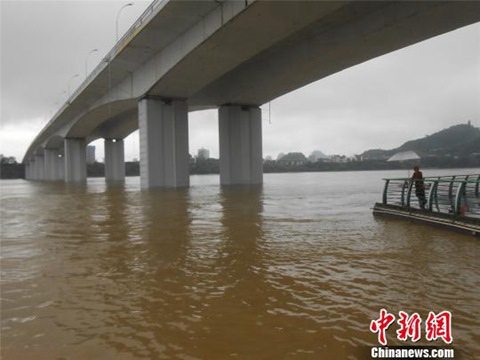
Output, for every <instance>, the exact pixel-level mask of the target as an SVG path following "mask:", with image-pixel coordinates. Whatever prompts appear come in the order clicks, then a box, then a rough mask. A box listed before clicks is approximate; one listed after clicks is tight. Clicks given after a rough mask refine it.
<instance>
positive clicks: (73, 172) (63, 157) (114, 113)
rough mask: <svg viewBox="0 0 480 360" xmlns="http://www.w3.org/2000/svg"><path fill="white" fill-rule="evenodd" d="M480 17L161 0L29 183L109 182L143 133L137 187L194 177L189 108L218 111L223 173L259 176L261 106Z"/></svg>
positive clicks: (426, 5)
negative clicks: (95, 164)
mask: <svg viewBox="0 0 480 360" xmlns="http://www.w3.org/2000/svg"><path fill="white" fill-rule="evenodd" d="M478 21H480V2H477V1H471V2H468V1H466V2H465V1H461V2H459V1H418V2H417V1H415V2H411V1H395V2H393V1H261V0H256V1H255V0H245V1H243V0H242V1H240V0H235V1H233V0H215V1H214V0H211V1H175V0H161V1H155V2H153V3H152V4H151V6H150V7H149V8H148V9H147V10H146V11H145V12H144V14H143V15H142V16H141V17H140V18H139V19H138V20H137V22H136V23H135V24H134V25H133V27H132V28H131V29H130V30H129V31H128V32H127V33H126V34H125V36H124V37H123V38H122V39H120V41H119V42H118V43H117V44H116V45H115V47H114V48H113V49H112V50H111V51H110V53H109V54H108V55H107V56H106V57H105V58H104V59H103V61H102V62H101V63H100V64H99V65H98V66H97V68H96V69H95V70H94V71H93V72H92V73H91V74H90V75H89V77H88V78H87V79H86V80H85V81H84V82H83V83H82V84H81V85H80V87H79V88H78V89H77V90H76V91H75V93H74V94H73V95H72V96H71V97H70V98H69V99H68V101H67V102H66V103H65V104H64V105H63V107H62V108H61V109H60V110H59V111H58V112H57V114H55V116H54V117H53V118H52V119H51V121H50V122H49V123H48V124H47V125H46V126H45V128H44V129H43V130H42V131H41V132H40V133H39V134H38V136H37V137H36V138H35V140H34V141H33V142H32V144H31V145H30V147H29V149H28V151H27V152H26V154H25V157H24V159H23V162H24V163H25V165H26V177H27V179H31V180H62V179H64V180H65V181H66V182H85V181H86V177H87V175H86V146H87V144H88V143H89V142H91V141H94V140H96V139H99V138H103V139H105V172H106V179H107V181H112V182H113V181H122V180H124V177H125V163H124V145H123V139H124V138H125V137H127V136H128V135H129V134H131V133H132V132H133V131H135V130H137V129H139V132H140V177H141V186H142V188H152V187H185V186H189V173H188V113H189V111H195V110H201V109H209V108H210V109H211V108H218V109H219V111H218V117H219V139H220V182H221V184H222V185H230V184H255V183H261V182H262V181H263V170H262V125H261V110H260V105H262V104H264V103H266V102H268V101H271V100H272V99H275V98H277V97H279V96H281V95H283V94H286V93H288V92H290V91H292V90H295V89H297V88H299V87H302V86H304V85H307V84H309V83H311V82H314V81H317V80H319V79H321V78H324V77H326V76H329V75H331V74H333V73H336V72H339V71H341V70H343V69H346V68H348V67H351V66H354V65H356V64H359V63H361V62H364V61H367V60H369V59H372V58H375V57H377V56H380V55H383V54H386V53H389V52H391V51H395V50H397V49H400V48H403V47H405V46H408V45H411V44H414V43H417V42H420V41H422V40H425V39H428V38H430V37H433V36H437V35H440V34H442V33H445V32H448V31H452V30H455V29H457V28H460V27H463V26H466V25H470V24H473V23H475V22H478Z"/></svg>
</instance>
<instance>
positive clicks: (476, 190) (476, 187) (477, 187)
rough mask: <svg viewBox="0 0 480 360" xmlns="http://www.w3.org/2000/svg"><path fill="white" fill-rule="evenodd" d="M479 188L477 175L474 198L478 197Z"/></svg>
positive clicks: (479, 178)
mask: <svg viewBox="0 0 480 360" xmlns="http://www.w3.org/2000/svg"><path fill="white" fill-rule="evenodd" d="M479 187H480V175H478V177H477V183H476V184H475V197H479V193H478V190H479Z"/></svg>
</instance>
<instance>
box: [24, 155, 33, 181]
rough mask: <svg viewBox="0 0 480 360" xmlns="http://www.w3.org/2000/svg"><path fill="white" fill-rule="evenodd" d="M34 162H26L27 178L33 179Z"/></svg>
mask: <svg viewBox="0 0 480 360" xmlns="http://www.w3.org/2000/svg"><path fill="white" fill-rule="evenodd" d="M34 166H35V165H34V163H33V161H32V160H31V159H30V160H27V162H26V163H25V180H33V179H34V178H33V168H34Z"/></svg>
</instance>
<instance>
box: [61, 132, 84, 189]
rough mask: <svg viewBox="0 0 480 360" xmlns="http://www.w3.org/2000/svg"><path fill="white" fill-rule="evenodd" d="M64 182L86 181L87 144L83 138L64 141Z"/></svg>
mask: <svg viewBox="0 0 480 360" xmlns="http://www.w3.org/2000/svg"><path fill="white" fill-rule="evenodd" d="M64 158H65V168H64V171H65V182H67V183H81V182H86V181H87V142H86V140H85V139H83V138H66V139H65V156H64Z"/></svg>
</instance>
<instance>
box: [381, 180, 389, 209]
mask: <svg viewBox="0 0 480 360" xmlns="http://www.w3.org/2000/svg"><path fill="white" fill-rule="evenodd" d="M389 183H390V180H389V179H385V187H384V188H383V198H382V200H383V201H382V202H383V205H387V191H388V184H389Z"/></svg>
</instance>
